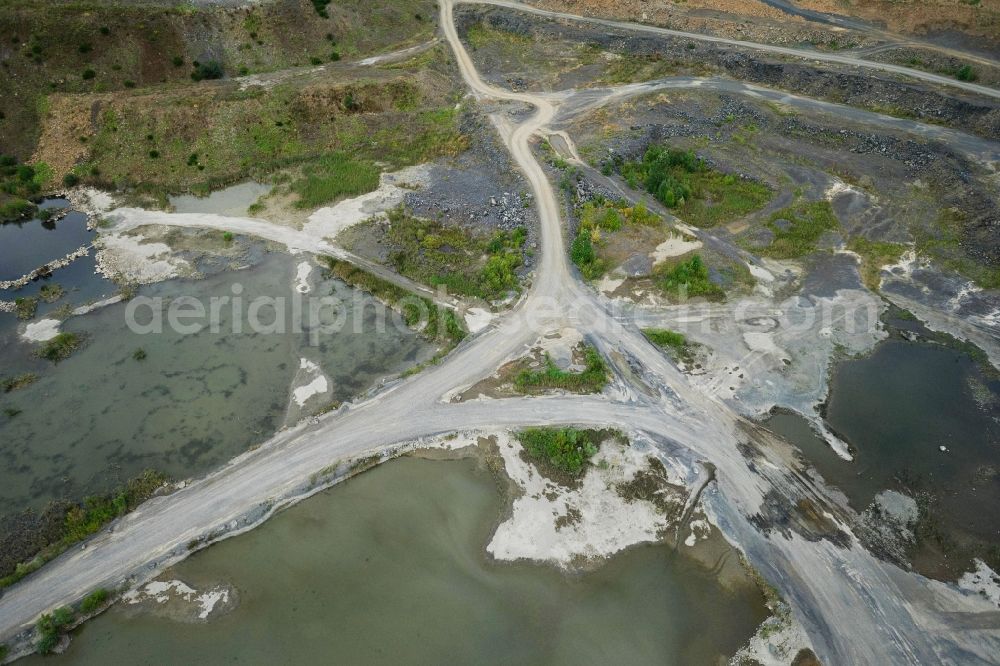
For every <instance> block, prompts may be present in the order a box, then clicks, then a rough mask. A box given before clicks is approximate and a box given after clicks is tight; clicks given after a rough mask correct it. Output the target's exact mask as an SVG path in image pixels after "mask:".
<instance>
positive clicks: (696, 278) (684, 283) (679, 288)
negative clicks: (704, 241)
mask: <svg viewBox="0 0 1000 666" xmlns="http://www.w3.org/2000/svg"><path fill="white" fill-rule="evenodd" d="M657 278H658V283H659V285H660V288H661V289H662V290H663V291H664V292H666V293H667V294H668V295H674V294H677V296H678V297H679V298H680V299H681V300H683V299H684V298H689V297H695V296H704V297H705V298H707V299H709V300H722V299H723V298H724V297H725V295H726V294H725V292H724V291H723V289H722V287H720V286H719V285H717V284H715V283H714V282H712V281H711V280H710V279H709V277H708V267H707V266H705V262H704V261H702V259H701V255H697V254H696V255H694V256H693V257H691V258H690V259H688V260H687V261H681V262H679V263H677V264H674V265H673V266H669V267H665V268H664V269H662V270H661V272H660V273H659V275H658V276H657Z"/></svg>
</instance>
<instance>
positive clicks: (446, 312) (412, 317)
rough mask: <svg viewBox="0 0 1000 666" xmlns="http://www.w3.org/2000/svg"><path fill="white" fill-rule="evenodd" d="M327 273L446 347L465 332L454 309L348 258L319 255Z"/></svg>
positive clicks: (458, 340)
mask: <svg viewBox="0 0 1000 666" xmlns="http://www.w3.org/2000/svg"><path fill="white" fill-rule="evenodd" d="M320 259H321V261H323V263H325V264H326V267H327V269H328V270H329V272H330V274H331V275H333V276H334V277H336V278H338V279H340V280H343V281H344V282H346V283H347V284H349V285H351V286H352V287H356V288H358V289H361V290H362V291H365V292H368V293H369V294H371V295H372V296H374V297H375V298H377V299H379V300H380V301H382V302H383V303H385V304H386V305H388V306H389V307H391V308H393V309H395V310H396V311H398V312H399V313H400V315H401V316H402V317H403V321H404V322H405V323H406V325H407V326H409V327H411V328H414V329H416V330H417V331H419V332H420V334H421V335H424V336H426V337H428V338H431V339H436V340H441V341H444V342H446V343H448V345H449V346H454V345H457V344H458V343H459V342H461V341H462V340H464V339H465V336H466V335H468V333H467V331H466V330H465V328H464V326H463V325H462V323H461V322H460V321H459V319H458V316H457V315H456V314H455V312H454V311H452V310H450V309H448V308H445V307H440V306H438V305H437V304H436V303H434V302H433V301H431V300H430V299H428V298H424V297H423V296H416V295H414V294H411V293H410V292H408V291H407V290H405V289H403V288H402V287H399V286H397V285H394V284H393V283H391V282H389V281H387V280H384V279H382V278H380V277H378V276H376V275H373V274H371V273H369V272H368V271H366V270H364V269H361V268H358V267H357V266H355V265H353V264H351V263H350V262H347V261H341V260H340V259H334V258H333V257H327V256H323V257H320Z"/></svg>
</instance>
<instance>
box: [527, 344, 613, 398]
mask: <svg viewBox="0 0 1000 666" xmlns="http://www.w3.org/2000/svg"><path fill="white" fill-rule="evenodd" d="M583 358H584V363H585V367H584V369H583V371H582V372H567V371H566V370H562V369H560V368H559V367H557V366H556V364H555V363H554V362H553V361H552V359H551V358H550V357H549V355H548V354H546V355H545V367H544V368H542V369H541V370H530V369H525V370H522V371H521V372H519V373H517V375H516V376H515V377H514V388H515V389H516V390H517V391H518V392H519V393H540V392H542V391H547V390H554V389H558V390H563V391H569V392H571V393H600V392H601V391H602V390H603V389H604V386H605V385H606V384H607V383H608V366H607V364H606V363H605V362H604V359H603V358H602V357H601V355H600V353H598V351H597V349H595V348H594V347H593V346H591V345H587V346H585V347H584V349H583Z"/></svg>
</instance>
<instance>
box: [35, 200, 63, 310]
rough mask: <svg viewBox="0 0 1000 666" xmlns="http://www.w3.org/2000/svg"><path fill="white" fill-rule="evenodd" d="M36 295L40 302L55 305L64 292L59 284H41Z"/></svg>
mask: <svg viewBox="0 0 1000 666" xmlns="http://www.w3.org/2000/svg"><path fill="white" fill-rule="evenodd" d="M50 210H51V209H50ZM38 293H39V295H40V296H41V297H42V300H43V301H45V302H46V303H55V302H56V301H58V300H59V299H60V298H62V297H63V294H65V293H66V290H65V289H63V287H62V285H61V284H58V283H55V282H53V283H51V284H43V285H42V288H41V289H39V290H38Z"/></svg>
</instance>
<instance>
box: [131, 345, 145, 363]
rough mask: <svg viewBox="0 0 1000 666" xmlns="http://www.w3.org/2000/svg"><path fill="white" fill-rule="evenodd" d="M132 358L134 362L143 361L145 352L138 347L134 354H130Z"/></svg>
mask: <svg viewBox="0 0 1000 666" xmlns="http://www.w3.org/2000/svg"><path fill="white" fill-rule="evenodd" d="M132 358H133V359H134V360H136V361H145V360H146V350H145V349H143V348H142V347H140V348H139V349H136V350H135V351H134V352H132Z"/></svg>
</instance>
